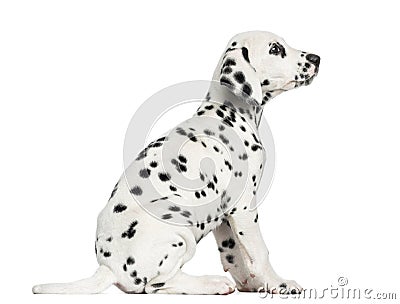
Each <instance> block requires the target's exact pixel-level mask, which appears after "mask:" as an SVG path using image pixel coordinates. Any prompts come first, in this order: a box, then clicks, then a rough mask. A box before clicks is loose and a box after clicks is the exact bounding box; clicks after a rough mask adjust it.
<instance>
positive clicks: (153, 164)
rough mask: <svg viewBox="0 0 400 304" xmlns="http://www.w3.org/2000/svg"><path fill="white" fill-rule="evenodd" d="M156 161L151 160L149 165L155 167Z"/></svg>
mask: <svg viewBox="0 0 400 304" xmlns="http://www.w3.org/2000/svg"><path fill="white" fill-rule="evenodd" d="M157 165H158V164H157V162H155V161H152V162H151V163H150V167H152V168H156V167H157Z"/></svg>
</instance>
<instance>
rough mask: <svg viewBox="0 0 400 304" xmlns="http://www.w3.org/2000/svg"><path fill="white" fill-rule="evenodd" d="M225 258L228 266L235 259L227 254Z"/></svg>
mask: <svg viewBox="0 0 400 304" xmlns="http://www.w3.org/2000/svg"><path fill="white" fill-rule="evenodd" d="M225 258H226V260H227V262H228V263H229V264H233V261H234V259H235V257H234V256H233V255H231V254H228V255H227V256H226V257H225Z"/></svg>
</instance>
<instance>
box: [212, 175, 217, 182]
mask: <svg viewBox="0 0 400 304" xmlns="http://www.w3.org/2000/svg"><path fill="white" fill-rule="evenodd" d="M213 181H214V183H216V184H217V183H218V179H217V177H216V176H215V175H213Z"/></svg>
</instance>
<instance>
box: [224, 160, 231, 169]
mask: <svg viewBox="0 0 400 304" xmlns="http://www.w3.org/2000/svg"><path fill="white" fill-rule="evenodd" d="M225 165H226V166H227V167H228V169H229V170H232V165H231V163H230V162H229V161H227V160H225Z"/></svg>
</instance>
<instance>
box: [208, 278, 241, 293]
mask: <svg viewBox="0 0 400 304" xmlns="http://www.w3.org/2000/svg"><path fill="white" fill-rule="evenodd" d="M207 285H208V286H207V287H208V288H207V289H208V290H209V293H210V294H219V295H227V294H230V293H232V292H234V291H235V283H233V282H232V281H231V280H229V279H228V278H226V277H223V276H207Z"/></svg>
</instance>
